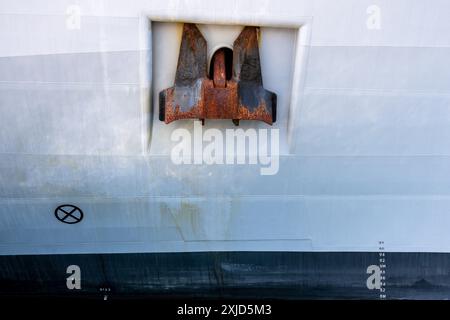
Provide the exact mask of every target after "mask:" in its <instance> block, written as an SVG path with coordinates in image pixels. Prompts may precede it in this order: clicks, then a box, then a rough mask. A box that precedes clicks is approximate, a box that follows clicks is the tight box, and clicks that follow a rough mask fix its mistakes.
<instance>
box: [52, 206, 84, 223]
mask: <svg viewBox="0 0 450 320" xmlns="http://www.w3.org/2000/svg"><path fill="white" fill-rule="evenodd" d="M55 217H56V219H58V220H59V221H61V222H64V223H68V224H74V223H78V222H80V221H81V220H82V219H83V211H81V209H80V208H78V207H76V206H74V205H71V204H63V205H60V206H59V207H57V208H56V209H55Z"/></svg>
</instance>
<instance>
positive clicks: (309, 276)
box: [0, 252, 450, 299]
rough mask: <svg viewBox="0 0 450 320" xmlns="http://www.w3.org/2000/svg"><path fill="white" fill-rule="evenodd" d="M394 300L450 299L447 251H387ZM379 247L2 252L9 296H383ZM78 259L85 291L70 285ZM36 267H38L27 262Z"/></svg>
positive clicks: (1, 275) (0, 273) (0, 290)
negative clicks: (373, 271)
mask: <svg viewBox="0 0 450 320" xmlns="http://www.w3.org/2000/svg"><path fill="white" fill-rule="evenodd" d="M386 260H387V261H388V264H389V268H388V271H387V273H386V278H387V279H386V284H387V285H386V288H385V293H386V294H387V297H388V298H389V299H448V297H449V294H450V255H449V254H448V253H388V254H387V255H386ZM377 263H378V253H376V252H353V253H352V252H323V253H320V252H184V253H141V254H139V253H137V254H90V255H38V256H36V255H35V256H0V283H1V284H2V285H1V286H0V297H1V296H2V295H4V294H12V293H15V294H21V295H31V296H33V295H36V294H37V293H38V294H39V295H49V296H52V297H59V298H63V297H66V298H75V297H89V298H94V299H95V298H97V299H102V298H103V296H104V292H103V291H101V290H100V289H101V288H103V289H105V288H107V289H109V290H108V291H107V294H108V295H109V298H110V299H120V298H130V297H131V298H134V299H136V298H146V297H147V298H150V299H155V298H157V297H165V298H167V297H185V298H186V297H190V298H192V297H198V298H200V297H208V298H212V297H215V298H219V297H225V298H234V299H243V298H252V299H255V298H272V299H379V296H380V291H379V290H370V289H369V288H368V287H367V279H368V277H369V274H367V272H366V270H367V266H369V265H372V264H377ZM73 264H75V265H78V266H79V267H80V268H81V270H82V272H81V289H80V290H67V287H66V277H67V274H66V273H65V270H66V268H67V266H68V265H73ZM29 265H32V266H33V268H27V266H29Z"/></svg>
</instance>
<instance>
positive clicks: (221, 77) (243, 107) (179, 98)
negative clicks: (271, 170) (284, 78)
mask: <svg viewBox="0 0 450 320" xmlns="http://www.w3.org/2000/svg"><path fill="white" fill-rule="evenodd" d="M211 64H213V65H212V76H210V77H208V72H207V44H206V40H205V38H204V37H203V35H202V34H201V33H200V30H199V29H198V28H197V26H196V25H195V24H191V23H185V24H184V26H183V36H182V40H181V47H180V54H179V57H178V65H177V71H176V75H175V84H174V86H173V87H171V88H168V89H165V90H163V91H161V92H160V93H159V120H161V121H164V122H165V123H166V124H168V123H171V122H172V121H175V120H180V119H200V120H202V123H204V121H205V119H231V120H232V121H233V123H234V124H236V125H239V120H259V121H264V122H265V123H267V124H269V125H272V123H274V122H275V121H276V105H277V96H276V94H275V93H273V92H271V91H268V90H266V89H264V87H263V83H262V75H261V65H260V60H259V48H258V28H257V27H245V28H244V30H243V31H242V32H241V33H240V35H239V36H238V38H237V39H236V40H235V41H234V44H233V53H232V72H227V64H226V51H225V49H219V50H218V51H216V53H215V54H214V56H213V58H212V60H211ZM228 74H229V75H228Z"/></svg>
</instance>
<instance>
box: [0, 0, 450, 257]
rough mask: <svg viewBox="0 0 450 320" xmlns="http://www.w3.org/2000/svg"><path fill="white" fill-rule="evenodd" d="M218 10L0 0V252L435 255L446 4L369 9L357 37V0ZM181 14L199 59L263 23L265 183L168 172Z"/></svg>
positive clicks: (440, 240) (447, 85) (442, 192)
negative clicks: (162, 105) (77, 211)
mask: <svg viewBox="0 0 450 320" xmlns="http://www.w3.org/2000/svg"><path fill="white" fill-rule="evenodd" d="M222 3H223V2H221V1H204V2H202V1H198V2H196V1H194V2H193V3H190V4H187V3H186V2H184V1H167V2H161V1H134V2H131V3H127V5H124V3H123V2H122V1H108V4H106V3H104V2H101V1H83V0H80V1H78V5H79V7H80V8H81V9H82V11H81V12H82V14H81V16H80V25H79V28H78V27H77V24H76V23H72V22H73V21H75V22H76V19H75V20H73V18H74V17H73V13H70V12H73V11H70V12H69V13H67V9H68V7H69V5H71V3H69V2H64V1H52V0H47V1H44V2H42V1H40V2H33V1H31V2H27V3H26V4H24V3H23V2H20V1H14V2H13V1H3V2H2V3H0V12H1V17H2V18H1V19H0V26H1V27H0V39H1V40H2V41H1V43H2V44H3V45H1V46H0V108H1V117H0V124H1V126H0V128H1V129H0V170H1V171H0V173H1V179H0V203H1V205H0V254H2V255H18V254H69V253H108V252H110V253H113V252H116V253H118V252H185V251H241V250H246V251H267V250H270V251H286V250H288V251H376V250H377V248H378V241H380V240H383V241H384V242H385V243H386V245H385V247H386V251H388V252H389V251H394V252H396V251H406V252H414V251H421V252H450V234H449V232H448V230H449V228H448V227H449V226H450V216H449V215H448V212H449V208H450V184H449V183H448V181H449V177H450V126H449V121H448V119H449V118H450V109H449V108H448V106H449V103H450V98H449V97H450V77H449V75H450V65H449V64H448V57H449V54H450V49H449V48H450V39H449V37H448V35H447V34H446V33H445V32H440V30H448V29H449V28H450V21H449V20H448V19H447V17H446V15H445V13H446V12H448V6H449V4H448V3H447V2H445V1H435V2H433V3H431V4H430V2H428V1H419V0H414V1H403V2H402V1H399V2H395V3H392V2H388V1H381V2H380V3H379V7H380V9H381V10H382V14H383V17H384V19H383V20H382V21H383V22H382V26H381V29H379V30H372V29H368V28H367V25H366V21H367V19H368V18H369V15H368V14H367V12H366V10H367V7H368V5H367V3H363V2H361V1H357V0H354V1H353V0H352V1H325V0H319V1H314V2H312V1H306V0H305V1H285V2H283V3H282V4H280V3H279V2H275V1H274V2H270V1H269V2H264V3H262V4H258V6H256V7H257V8H259V10H258V11H255V10H254V8H255V4H254V3H252V1H239V2H235V3H234V4H233V5H229V4H227V5H226V6H224V5H222ZM44 4H45V5H44ZM405 12H408V14H405ZM183 22H191V23H196V24H197V25H198V28H199V30H200V31H201V32H202V34H203V35H204V37H205V39H206V40H207V42H208V44H211V48H210V49H211V51H208V52H207V55H208V57H210V56H211V55H212V54H213V52H214V51H215V49H217V48H220V47H232V44H233V41H234V40H235V39H236V37H237V36H238V35H239V33H240V32H241V31H242V28H243V26H245V25H251V26H260V30H261V42H260V45H259V49H260V58H261V68H262V77H263V80H264V86H265V88H267V89H268V90H270V91H273V92H276V93H277V95H278V101H277V104H278V108H277V122H276V123H274V124H273V128H274V129H279V130H280V170H279V172H278V174H277V175H274V176H266V177H264V176H261V175H260V174H259V170H258V168H255V167H252V166H219V165H217V166H215V165H212V166H211V165H193V166H190V167H189V168H188V170H186V169H187V168H186V167H185V166H177V165H175V164H173V163H171V161H170V151H171V148H172V146H173V144H172V141H171V139H170V136H171V133H172V132H173V131H174V130H175V129H177V128H184V129H186V130H188V131H189V132H192V131H193V124H192V123H191V122H190V121H175V122H173V123H171V124H169V125H166V124H164V123H160V121H159V120H158V112H157V110H156V109H157V106H158V93H159V92H160V91H161V90H163V89H164V88H167V87H170V86H171V85H172V84H173V79H174V78H175V75H176V66H177V54H178V50H179V46H180V43H181V34H182V23H183ZM30 30H32V31H33V32H30ZM164 39H165V41H163V40H164ZM208 50H209V49H208ZM155 106H156V109H155ZM230 126H233V125H232V123H231V122H230V121H217V122H216V121H210V122H209V123H206V124H205V129H206V128H217V129H218V130H221V131H222V132H223V131H225V130H226V129H228V128H230ZM266 126H267V125H266V124H265V123H259V122H258V123H256V122H255V123H252V124H248V123H246V122H244V121H242V122H241V123H240V127H241V128H243V129H248V128H252V127H256V128H264V127H266ZM65 203H70V204H74V205H76V206H78V207H80V208H81V209H82V210H83V212H84V214H85V216H84V218H83V221H81V222H80V223H78V224H75V225H65V224H62V223H60V222H59V221H58V220H57V219H55V216H54V210H55V208H56V207H57V206H59V205H61V204H65Z"/></svg>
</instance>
